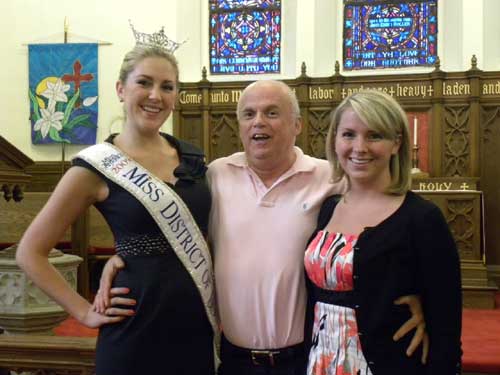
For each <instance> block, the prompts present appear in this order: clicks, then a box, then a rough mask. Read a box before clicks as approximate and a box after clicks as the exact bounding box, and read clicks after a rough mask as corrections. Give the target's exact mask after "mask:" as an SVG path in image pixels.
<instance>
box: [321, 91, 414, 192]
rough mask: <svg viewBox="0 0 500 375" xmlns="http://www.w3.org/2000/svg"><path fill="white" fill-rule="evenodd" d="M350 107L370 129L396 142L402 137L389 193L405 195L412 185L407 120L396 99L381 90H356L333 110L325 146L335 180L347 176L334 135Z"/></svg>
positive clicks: (392, 159)
mask: <svg viewBox="0 0 500 375" xmlns="http://www.w3.org/2000/svg"><path fill="white" fill-rule="evenodd" d="M347 109H352V110H353V111H354V113H356V115H357V116H358V117H359V118H360V119H361V121H363V123H364V124H365V125H366V126H367V127H368V129H370V130H373V131H375V132H377V133H379V134H381V135H382V136H383V137H384V138H385V139H390V140H394V141H396V140H398V138H399V140H400V146H399V150H398V153H397V154H395V155H393V156H392V157H391V160H390V165H389V170H390V173H391V183H390V185H389V187H388V188H387V191H386V192H387V193H390V194H397V195H402V194H405V193H406V192H407V191H408V190H409V189H410V188H411V150H410V135H409V132H408V119H407V117H406V113H405V111H404V110H403V109H402V108H401V106H400V105H399V104H398V103H397V102H396V100H394V99H393V98H392V97H391V96H389V95H387V94H385V93H383V92H381V91H378V90H361V91H359V92H357V93H354V94H352V95H351V96H348V97H347V98H345V99H344V100H343V101H342V102H341V103H340V104H339V105H338V107H337V108H335V109H334V110H333V111H332V113H331V116H330V128H329V129H328V134H327V137H326V147H325V148H326V156H327V158H328V161H329V162H330V165H331V168H332V177H333V181H334V182H338V181H340V180H341V179H342V178H343V177H344V176H346V173H345V171H344V170H343V169H342V167H341V165H340V163H339V161H338V159H337V154H336V153H335V136H336V135H337V128H338V126H339V122H340V119H341V117H342V115H343V114H344V112H345V111H346V110H347ZM346 177H347V176H346Z"/></svg>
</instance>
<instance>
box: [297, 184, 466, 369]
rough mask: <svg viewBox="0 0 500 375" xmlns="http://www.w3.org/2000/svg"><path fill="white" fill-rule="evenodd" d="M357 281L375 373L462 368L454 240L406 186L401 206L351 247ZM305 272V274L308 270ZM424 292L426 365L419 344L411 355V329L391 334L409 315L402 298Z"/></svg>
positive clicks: (329, 205)
mask: <svg viewBox="0 0 500 375" xmlns="http://www.w3.org/2000/svg"><path fill="white" fill-rule="evenodd" d="M338 200H339V196H338V195H337V196H331V197H329V198H327V199H326V200H325V202H324V203H323V205H322V207H321V211H320V213H319V217H318V225H317V228H316V230H315V231H314V233H313V235H312V236H311V238H314V236H315V235H316V233H317V232H318V231H319V230H321V229H324V228H325V226H326V225H327V224H328V222H329V220H330V218H331V216H332V213H333V211H334V208H335V206H336V204H337V202H338ZM354 250H355V252H354V258H353V283H354V298H355V301H356V321H357V325H358V330H359V337H360V342H361V347H362V349H363V354H364V356H365V358H366V360H367V362H368V364H369V367H370V369H371V371H372V373H373V374H374V375H390V374H397V375H400V374H405V375H410V374H429V375H430V374H433V375H451V374H459V373H460V372H461V355H462V351H461V342H460V335H461V323H462V294H461V280H460V262H459V257H458V251H457V247H456V245H455V242H454V240H453V238H452V235H451V233H450V230H449V228H448V225H447V223H446V221H445V219H444V217H443V215H442V213H441V211H440V210H439V208H438V207H436V206H435V205H434V204H433V203H431V202H429V201H426V200H424V199H423V198H421V197H420V196H418V195H416V194H415V193H413V192H408V193H407V194H406V197H405V199H404V201H403V204H402V205H401V207H400V208H398V209H397V210H396V212H394V213H393V214H392V215H391V216H390V217H388V218H387V219H385V220H384V221H383V222H381V223H380V224H379V225H377V226H376V227H371V228H365V230H364V231H363V232H362V233H361V234H360V236H359V238H358V241H357V243H356V245H355V247H354ZM306 279H307V277H306ZM307 283H308V288H309V291H310V293H309V296H310V297H309V304H308V314H307V322H306V330H307V331H308V332H306V334H305V337H306V338H307V339H310V337H311V332H312V331H311V327H312V320H313V314H312V309H313V306H314V303H315V301H314V297H313V293H312V292H311V290H312V289H311V287H312V284H311V281H310V280H307ZM409 294H418V295H420V297H421V298H422V303H423V310H424V316H425V321H426V329H427V332H428V334H429V338H430V350H429V356H428V359H427V365H425V366H423V365H421V363H420V356H421V348H419V350H417V351H416V353H414V354H413V356H412V357H407V356H406V354H405V352H406V349H407V347H408V345H409V343H410V341H411V338H412V337H413V331H412V332H410V333H409V334H407V335H406V336H405V337H403V338H401V339H400V340H399V341H397V342H394V341H393V340H392V336H393V334H394V333H395V332H396V331H397V329H398V328H399V327H400V326H401V325H402V324H403V323H404V322H405V321H406V320H407V319H408V318H409V317H410V316H411V314H410V313H409V309H408V307H407V306H406V305H402V306H397V305H394V303H393V302H394V300H396V299H397V298H398V297H401V296H404V295H409Z"/></svg>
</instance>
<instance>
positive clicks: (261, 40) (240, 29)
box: [209, 0, 281, 74]
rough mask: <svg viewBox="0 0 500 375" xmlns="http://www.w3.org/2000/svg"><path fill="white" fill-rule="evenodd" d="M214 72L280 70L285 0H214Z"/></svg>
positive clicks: (212, 50)
mask: <svg viewBox="0 0 500 375" xmlns="http://www.w3.org/2000/svg"><path fill="white" fill-rule="evenodd" d="M209 4H210V72H211V73H212V74H260V73H279V72H280V52H281V0H210V2H209Z"/></svg>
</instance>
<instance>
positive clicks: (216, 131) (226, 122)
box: [210, 113, 243, 160]
mask: <svg viewBox="0 0 500 375" xmlns="http://www.w3.org/2000/svg"><path fill="white" fill-rule="evenodd" d="M242 149H243V147H242V145H241V141H240V134H239V129H238V120H237V119H236V113H233V114H229V113H227V114H217V113H213V114H212V116H211V118H210V160H214V159H217V158H220V157H222V156H227V155H231V154H232V153H234V152H237V151H241V150H242Z"/></svg>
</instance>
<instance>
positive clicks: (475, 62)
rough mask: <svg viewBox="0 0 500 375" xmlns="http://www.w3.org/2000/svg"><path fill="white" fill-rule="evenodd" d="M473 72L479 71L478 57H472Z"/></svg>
mask: <svg viewBox="0 0 500 375" xmlns="http://www.w3.org/2000/svg"><path fill="white" fill-rule="evenodd" d="M470 65H471V70H476V69H477V57H476V55H472V59H470Z"/></svg>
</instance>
